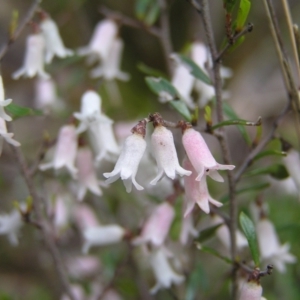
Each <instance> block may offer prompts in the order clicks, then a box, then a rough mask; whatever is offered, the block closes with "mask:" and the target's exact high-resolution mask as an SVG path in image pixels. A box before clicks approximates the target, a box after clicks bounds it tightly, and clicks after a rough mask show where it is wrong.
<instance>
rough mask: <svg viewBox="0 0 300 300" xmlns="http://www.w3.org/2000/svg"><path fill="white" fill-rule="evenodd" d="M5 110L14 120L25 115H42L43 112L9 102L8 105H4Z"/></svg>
mask: <svg viewBox="0 0 300 300" xmlns="http://www.w3.org/2000/svg"><path fill="white" fill-rule="evenodd" d="M5 110H6V111H7V112H8V113H9V114H10V115H11V117H12V118H13V119H14V120H15V119H18V118H21V117H26V116H41V115H43V112H42V111H41V110H38V109H33V108H29V107H24V106H20V105H17V104H14V103H10V104H9V105H7V106H6V107H5Z"/></svg>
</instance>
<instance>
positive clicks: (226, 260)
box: [195, 242, 232, 264]
mask: <svg viewBox="0 0 300 300" xmlns="http://www.w3.org/2000/svg"><path fill="white" fill-rule="evenodd" d="M195 244H196V247H197V249H199V250H201V251H203V252H206V253H209V254H212V255H214V256H216V257H218V258H220V259H222V260H223V261H225V262H226V263H228V264H232V260H231V259H230V258H228V257H226V256H223V255H221V254H220V253H219V252H218V251H216V250H215V249H213V248H210V247H207V246H203V245H201V244H200V243H197V242H196V243H195Z"/></svg>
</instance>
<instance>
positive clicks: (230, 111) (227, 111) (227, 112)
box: [223, 102, 252, 146]
mask: <svg viewBox="0 0 300 300" xmlns="http://www.w3.org/2000/svg"><path fill="white" fill-rule="evenodd" d="M223 111H224V113H225V115H226V116H227V117H228V118H230V119H239V118H238V116H237V114H236V113H235V111H234V110H233V109H232V108H231V106H230V105H229V104H228V103H226V102H223ZM237 128H238V130H239V131H240V133H241V135H242V136H243V138H244V139H245V141H246V143H247V145H249V146H250V145H251V143H252V142H251V139H250V136H249V134H248V132H247V130H246V129H245V127H244V126H243V125H237Z"/></svg>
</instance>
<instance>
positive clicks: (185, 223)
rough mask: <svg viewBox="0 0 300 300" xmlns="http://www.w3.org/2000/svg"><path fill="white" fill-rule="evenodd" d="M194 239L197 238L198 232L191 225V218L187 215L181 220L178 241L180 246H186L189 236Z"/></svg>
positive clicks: (190, 215)
mask: <svg viewBox="0 0 300 300" xmlns="http://www.w3.org/2000/svg"><path fill="white" fill-rule="evenodd" d="M190 235H191V236H192V237H193V238H196V237H197V236H198V230H197V229H196V228H195V227H194V225H193V216H192V214H189V215H188V216H186V217H185V218H183V219H182V223H181V231H180V236H179V241H180V243H181V244H182V245H186V244H187V242H188V238H189V236H190Z"/></svg>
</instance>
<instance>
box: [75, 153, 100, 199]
mask: <svg viewBox="0 0 300 300" xmlns="http://www.w3.org/2000/svg"><path fill="white" fill-rule="evenodd" d="M76 166H77V169H78V193H77V198H78V199H79V200H83V198H84V196H85V194H86V192H87V190H89V191H91V192H92V193H93V194H95V195H97V196H101V195H102V191H101V189H100V187H99V182H98V179H97V175H96V171H95V169H94V164H93V155H92V152H91V150H90V149H88V148H79V150H78V152H77V157H76Z"/></svg>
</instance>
